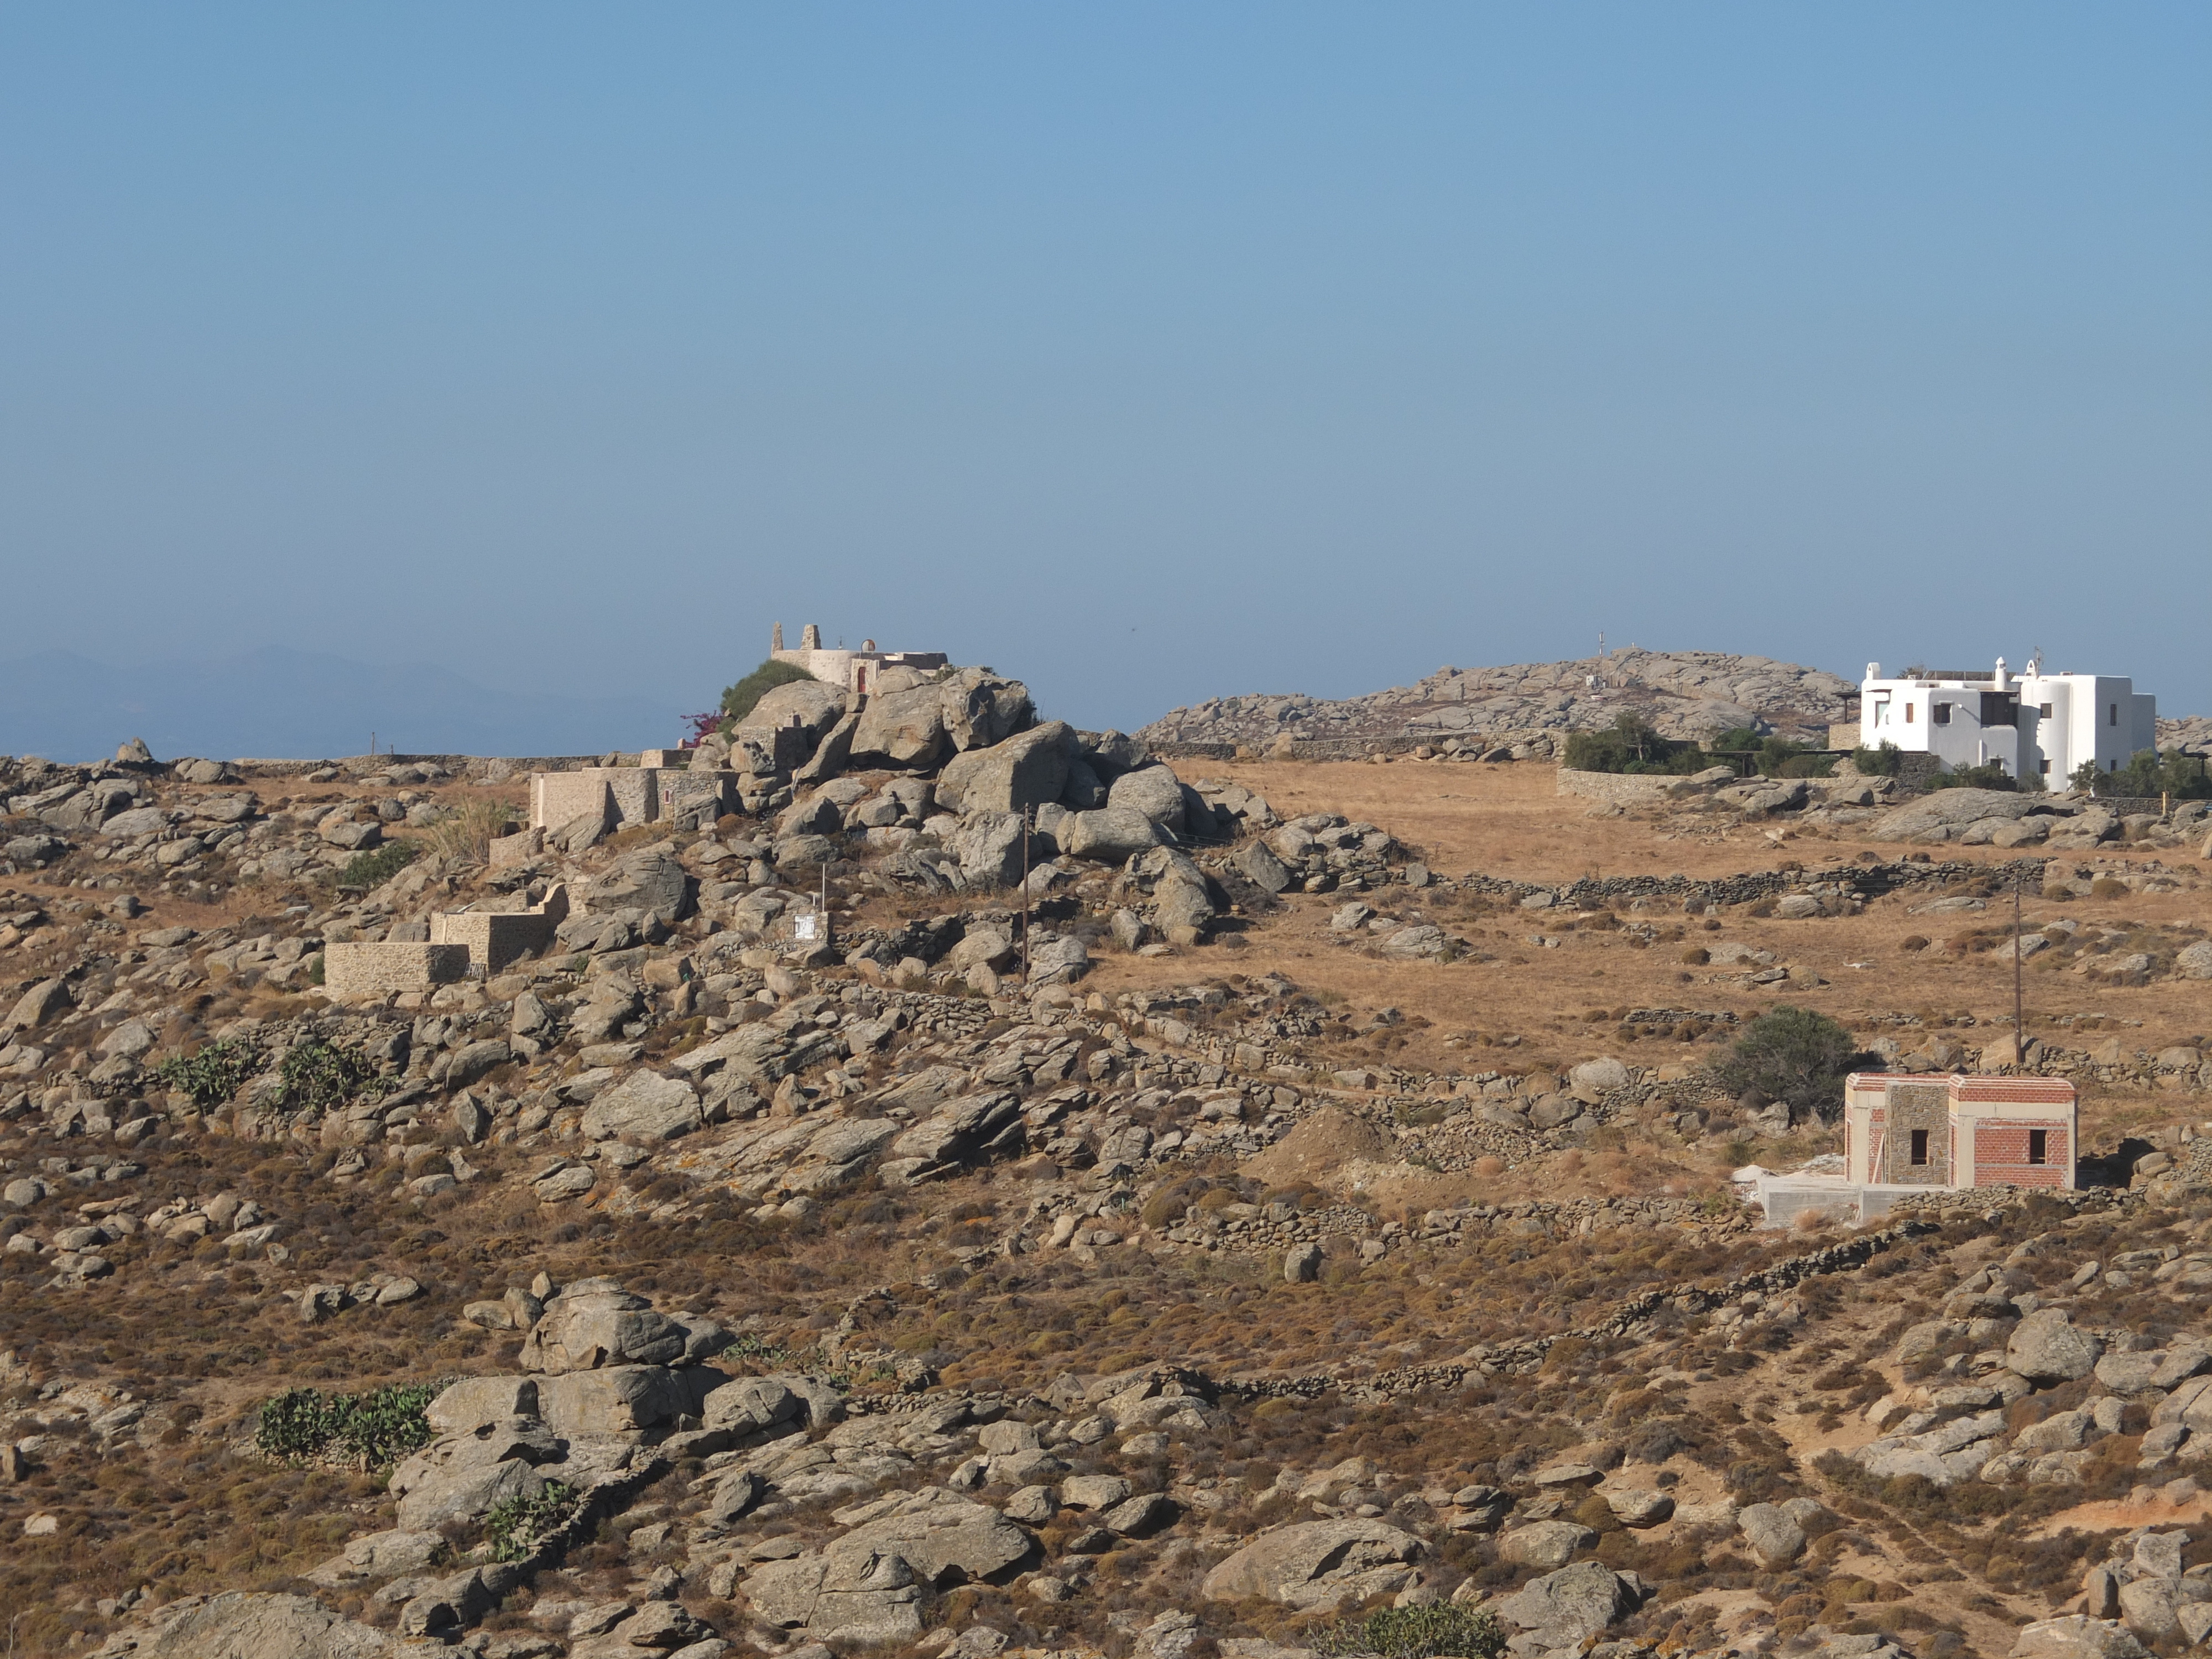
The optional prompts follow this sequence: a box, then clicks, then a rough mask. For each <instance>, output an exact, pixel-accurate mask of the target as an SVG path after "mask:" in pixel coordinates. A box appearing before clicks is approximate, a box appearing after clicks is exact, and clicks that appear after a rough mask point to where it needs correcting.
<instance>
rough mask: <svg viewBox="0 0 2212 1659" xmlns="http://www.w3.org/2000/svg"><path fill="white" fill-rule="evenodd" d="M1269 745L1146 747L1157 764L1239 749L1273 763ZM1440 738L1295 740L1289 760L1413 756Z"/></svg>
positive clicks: (1221, 757)
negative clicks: (1163, 761) (1160, 761)
mask: <svg viewBox="0 0 2212 1659" xmlns="http://www.w3.org/2000/svg"><path fill="white" fill-rule="evenodd" d="M1272 742H1273V739H1270V742H1269V743H1268V744H1237V743H1147V744H1146V745H1145V747H1146V750H1149V751H1150V752H1151V753H1152V757H1153V758H1155V759H1156V760H1167V761H1177V760H1217V761H1229V760H1235V759H1236V758H1237V750H1239V749H1243V750H1249V752H1250V754H1251V756H1252V757H1253V758H1254V759H1255V760H1269V759H1273V756H1271V755H1270V754H1269V753H1268V752H1267V751H1268V749H1269V747H1270V746H1271V745H1272ZM1443 742H1444V738H1443V736H1441V735H1432V736H1429V737H1419V738H1407V737H1399V738H1292V739H1291V755H1290V758H1291V759H1292V760H1300V761H1357V760H1365V759H1366V758H1367V757H1369V756H1370V755H1410V754H1412V753H1413V750H1416V749H1437V748H1441V747H1442V746H1443Z"/></svg>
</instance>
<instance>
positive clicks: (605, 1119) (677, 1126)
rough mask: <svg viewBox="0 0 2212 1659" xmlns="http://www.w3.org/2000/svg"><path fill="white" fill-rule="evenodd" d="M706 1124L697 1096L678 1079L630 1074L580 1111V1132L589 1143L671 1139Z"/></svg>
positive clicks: (637, 1073)
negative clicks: (626, 1138)
mask: <svg viewBox="0 0 2212 1659" xmlns="http://www.w3.org/2000/svg"><path fill="white" fill-rule="evenodd" d="M705 1122H706V1118H705V1116H704V1115H702V1112H701V1110H700V1107H699V1096H698V1094H697V1092H696V1091H695V1090H694V1089H693V1088H692V1087H691V1085H690V1084H688V1083H686V1082H684V1081H683V1080H682V1079H679V1078H672V1077H662V1076H660V1075H659V1073H655V1072H633V1073H630V1074H629V1076H628V1077H626V1078H624V1079H623V1080H622V1081H621V1082H620V1083H617V1085H615V1086H614V1087H613V1088H611V1089H609V1090H607V1091H605V1093H603V1094H599V1095H596V1096H594V1097H592V1103H591V1104H590V1105H589V1106H586V1108H585V1109H584V1122H583V1129H584V1133H585V1135H586V1137H587V1138H588V1139H592V1140H611V1139H614V1138H615V1137H617V1136H620V1135H634V1136H635V1137H636V1138H637V1139H641V1140H673V1139H676V1138H677V1137H678V1135H686V1134H689V1133H691V1131H692V1130H694V1129H696V1128H698V1127H701V1126H702V1124H704V1123H705Z"/></svg>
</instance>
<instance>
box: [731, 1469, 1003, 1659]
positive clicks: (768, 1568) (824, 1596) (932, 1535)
mask: <svg viewBox="0 0 2212 1659" xmlns="http://www.w3.org/2000/svg"><path fill="white" fill-rule="evenodd" d="M837 1518H838V1519H840V1520H842V1521H846V1522H850V1523H852V1524H851V1528H850V1530H848V1532H846V1533H845V1534H843V1535H842V1537H839V1538H836V1539H834V1540H832V1541H831V1542H830V1543H829V1545H828V1546H827V1547H825V1548H823V1549H821V1550H819V1551H808V1552H807V1553H805V1554H802V1555H798V1556H794V1557H793V1558H792V1559H789V1560H787V1561H771V1562H769V1563H767V1564H766V1565H763V1566H761V1567H759V1568H757V1569H756V1570H755V1571H754V1572H753V1573H752V1574H751V1576H750V1577H748V1578H747V1579H746V1580H745V1595H746V1599H747V1600H748V1601H750V1603H751V1604H752V1609H753V1611H754V1612H755V1613H757V1614H759V1615H760V1616H761V1617H762V1618H763V1619H766V1620H769V1621H770V1622H772V1623H775V1624H779V1625H781V1626H785V1627H786V1628H787V1629H792V1630H804V1631H805V1632H806V1633H807V1635H808V1636H810V1637H811V1638H813V1639H815V1640H817V1641H824V1642H852V1643H866V1642H894V1641H911V1640H913V1639H914V1638H915V1636H916V1635H918V1634H919V1633H920V1632H921V1598H922V1596H923V1595H924V1594H925V1593H926V1592H927V1591H928V1590H930V1589H951V1588H952V1587H954V1586H955V1585H958V1584H965V1583H1002V1582H1004V1581H1005V1579H1006V1577H1008V1576H1009V1575H1011V1574H1012V1573H1014V1572H1017V1571H1019V1570H1020V1569H1021V1568H1022V1567H1023V1566H1024V1565H1026V1564H1028V1563H1029V1562H1030V1560H1031V1559H1034V1557H1035V1555H1036V1539H1034V1538H1033V1537H1031V1536H1030V1534H1029V1533H1028V1532H1026V1531H1024V1529H1023V1528H1020V1527H1018V1526H1017V1525H1016V1524H1015V1523H1014V1522H1012V1521H1009V1520H1008V1519H1007V1518H1006V1516H1003V1515H1001V1514H1000V1512H999V1511H998V1510H994V1509H991V1508H989V1507H987V1505H985V1504H977V1503H974V1502H971V1501H970V1500H969V1499H968V1498H963V1497H961V1496H959V1495H958V1494H957V1493H956V1492H947V1491H945V1489H944V1488H942V1487H937V1486H925V1487H924V1488H922V1489H921V1491H919V1492H894V1493H892V1494H891V1495H890V1496H889V1497H887V1498H879V1499H878V1500H877V1501H876V1502H874V1503H872V1504H862V1505H860V1507H859V1508H858V1509H857V1510H841V1511H839V1513H838V1516H837ZM902 1632H903V1633H902Z"/></svg>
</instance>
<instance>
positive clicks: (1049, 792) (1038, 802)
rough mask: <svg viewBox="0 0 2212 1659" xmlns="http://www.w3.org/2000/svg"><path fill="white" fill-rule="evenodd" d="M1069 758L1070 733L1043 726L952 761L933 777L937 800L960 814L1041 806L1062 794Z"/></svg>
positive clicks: (1058, 724)
mask: <svg viewBox="0 0 2212 1659" xmlns="http://www.w3.org/2000/svg"><path fill="white" fill-rule="evenodd" d="M1074 758H1075V732H1074V729H1073V727H1071V726H1069V725H1068V724H1067V723H1066V721H1065V720H1047V721H1046V722H1045V723H1044V724H1043V725H1042V726H1035V727H1032V728H1031V729H1030V730H1029V731H1027V732H1020V733H1018V734H1017V735H1015V736H1012V737H1009V738H1006V740H1005V741H1004V742H1002V743H997V744H993V745H992V746H991V747H989V748H987V749H969V750H965V751H964V752H963V753H961V754H958V755H955V756H954V757H952V758H951V760H949V761H947V762H945V766H944V769H943V770H941V771H940V772H939V774H938V775H937V799H938V800H939V803H940V804H941V805H945V806H948V807H951V809H952V810H953V811H957V812H962V813H974V812H1020V811H1024V810H1025V809H1027V808H1029V807H1032V806H1042V805H1046V804H1047V803H1048V802H1052V801H1056V800H1058V799H1060V792H1061V791H1062V790H1063V789H1065V788H1066V787H1067V767H1068V763H1069V762H1070V761H1072V760H1073V759H1074Z"/></svg>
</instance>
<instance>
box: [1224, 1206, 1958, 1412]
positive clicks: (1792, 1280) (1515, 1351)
mask: <svg viewBox="0 0 2212 1659" xmlns="http://www.w3.org/2000/svg"><path fill="white" fill-rule="evenodd" d="M1938 1231H1941V1229H1940V1228H1939V1227H1938V1226H1937V1225H1936V1223H1934V1222H1932V1221H1928V1220H1923V1219H1920V1218H1911V1219H1907V1220H1905V1221H1903V1222H1900V1223H1899V1225H1896V1226H1893V1227H1888V1228H1885V1229H1884V1230H1883V1231H1881V1232H1876V1233H1862V1234H1860V1235H1859V1236H1858V1237H1857V1238H1851V1239H1847V1240H1845V1241H1844V1243H1840V1244H1831V1245H1828V1246H1827V1247H1826V1248H1825V1249H1818V1250H1814V1251H1811V1252H1809V1253H1808V1254H1807V1255H1796V1256H1791V1257H1789V1258H1788V1259H1787V1260H1785V1261H1777V1262H1775V1263H1773V1264H1772V1265H1771V1266H1769V1267H1760V1268H1758V1269H1756V1270H1754V1271H1753V1272H1751V1273H1745V1274H1743V1275H1742V1276H1741V1277H1740V1278H1737V1279H1730V1280H1729V1282H1728V1283H1727V1284H1725V1285H1720V1286H1719V1287H1717V1289H1712V1290H1707V1289H1705V1288H1704V1287H1703V1286H1701V1285H1672V1286H1668V1287H1666V1288H1662V1289H1656V1290H1650V1291H1644V1293H1643V1294H1642V1295H1640V1296H1637V1297H1631V1298H1630V1299H1629V1300H1628V1301H1626V1302H1624V1303H1622V1304H1620V1306H1619V1307H1617V1308H1615V1309H1614V1310H1613V1312H1612V1313H1611V1314H1609V1315H1607V1316H1606V1318H1605V1319H1603V1320H1602V1321H1601V1322H1598V1323H1597V1324H1595V1325H1585V1326H1583V1327H1582V1328H1579V1329H1577V1330H1567V1331H1560V1332H1558V1333H1557V1334H1553V1335H1550V1336H1533V1337H1528V1338H1525V1339H1523V1340H1521V1341H1518V1342H1501V1343H1479V1344H1477V1345H1476V1346H1474V1347H1473V1348H1470V1349H1468V1352H1467V1357H1466V1358H1464V1359H1462V1360H1458V1361H1454V1362H1450V1363H1447V1364H1441V1365H1407V1366H1404V1367H1401V1369H1399V1370H1389V1371H1383V1372H1380V1373H1378V1374H1376V1375H1375V1376H1366V1377H1346V1376H1339V1375H1337V1374H1335V1373H1334V1372H1329V1371H1322V1372H1319V1373H1316V1374H1311V1375H1308V1376H1264V1377H1249V1378H1246V1377H1229V1378H1225V1379H1224V1380H1223V1381H1222V1383H1221V1384H1220V1390H1221V1393H1222V1395H1224V1396H1225V1397H1237V1398H1242V1399H1245V1400H1254V1399H1304V1400H1310V1399H1313V1398H1315V1397H1316V1396H1317V1395H1324V1394H1328V1393H1330V1392H1333V1391H1337V1390H1340V1391H1341V1392H1342V1393H1343V1395H1344V1397H1345V1398H1346V1399H1347V1400H1351V1401H1375V1400H1387V1399H1389V1398H1391V1397H1393V1396H1394V1395H1405V1394H1413V1393H1416V1392H1418V1391H1419V1390H1420V1389H1455V1388H1457V1387H1459V1385H1460V1384H1462V1383H1464V1382H1466V1381H1467V1380H1468V1378H1469V1377H1471V1376H1495V1375H1497V1374H1498V1372H1500V1371H1512V1372H1516V1373H1522V1374H1525V1373H1527V1372H1529V1371H1533V1370H1536V1369H1537V1368H1538V1367H1539V1366H1541V1364H1543V1363H1544V1357H1545V1355H1547V1354H1548V1353H1549V1352H1551V1351H1552V1346H1553V1344H1554V1343H1558V1342H1563V1341H1566V1340H1570V1339H1574V1340H1582V1341H1586V1342H1610V1341H1616V1340H1619V1339H1620V1338H1621V1337H1623V1336H1626V1335H1628V1334H1631V1333H1632V1332H1633V1331H1634V1330H1635V1328H1637V1327H1638V1325H1640V1324H1642V1323H1643V1322H1644V1321H1645V1320H1647V1319H1649V1318H1650V1317H1651V1316H1652V1315H1654V1314H1656V1313H1657V1312H1658V1311H1659V1310H1661V1309H1662V1308H1665V1307H1668V1306H1672V1307H1673V1308H1674V1309H1676V1310H1679V1311H1680V1312H1682V1313H1686V1314H1700V1313H1706V1312H1710V1311H1711V1310H1713V1309H1715V1308H1717V1307H1719V1306H1721V1305H1722V1304H1724V1303H1729V1302H1733V1301H1735V1300H1736V1299H1737V1298H1738V1297H1742V1296H1744V1295H1747V1294H1748V1293H1750V1292H1753V1291H1756V1292H1758V1293H1759V1295H1761V1296H1765V1295H1769V1294H1771V1293H1772V1292H1774V1291H1786V1290H1789V1289H1791V1288H1792V1287H1794V1286H1795V1285H1798V1284H1799V1283H1801V1282H1802V1281H1803V1280H1805V1279H1812V1278H1816V1277H1818V1276H1819V1275H1820V1274H1822V1273H1849V1272H1853V1271H1856V1270H1857V1269H1858V1268H1860V1267H1864V1266H1866V1264H1867V1263H1868V1262H1869V1261H1872V1260H1873V1259H1874V1258H1875V1256H1877V1255H1881V1254H1882V1253H1883V1252H1885V1251H1887V1250H1890V1249H1894V1248H1895V1247H1897V1246H1898V1245H1899V1244H1905V1243H1911V1242H1912V1241H1914V1240H1916V1239H1920V1238H1926V1237H1930V1236H1932V1235H1934V1234H1936V1233H1937V1232H1938Z"/></svg>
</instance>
